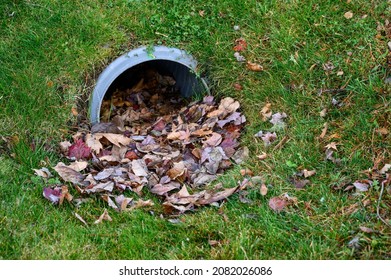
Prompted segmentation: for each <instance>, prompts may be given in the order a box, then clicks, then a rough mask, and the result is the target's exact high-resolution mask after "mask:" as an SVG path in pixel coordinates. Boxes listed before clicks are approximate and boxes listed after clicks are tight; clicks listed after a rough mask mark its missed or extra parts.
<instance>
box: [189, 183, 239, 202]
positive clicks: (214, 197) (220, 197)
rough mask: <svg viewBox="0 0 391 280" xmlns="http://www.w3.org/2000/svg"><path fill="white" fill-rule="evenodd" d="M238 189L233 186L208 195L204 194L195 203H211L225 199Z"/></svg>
mask: <svg viewBox="0 0 391 280" xmlns="http://www.w3.org/2000/svg"><path fill="white" fill-rule="evenodd" d="M238 189H239V187H234V188H230V189H225V190H223V191H220V192H217V193H215V194H210V196H209V197H207V196H205V197H204V198H203V199H200V200H199V201H197V204H199V205H206V204H211V203H213V202H217V201H220V200H223V199H226V198H227V197H229V196H231V195H232V194H234V193H235V192H236V191H237V190H238Z"/></svg>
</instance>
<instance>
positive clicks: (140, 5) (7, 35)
mask: <svg viewBox="0 0 391 280" xmlns="http://www.w3.org/2000/svg"><path fill="white" fill-rule="evenodd" d="M347 2H348V1H342V0H341V1H337V0H328V1H311V0H303V1H295V0H291V1H276V0H267V1H266V0H264V1H238V0H234V1H228V0H218V1H205V0H204V1H179V0H166V1H157V0H156V1H155V0H150V1H143V0H111V1H103V0H100V1H97V0H86V1H73V0H72V1H53V0H36V1H22V0H14V1H12V0H4V1H1V3H0V36H1V37H0V39H1V40H0V136H1V137H0V259H389V258H390V257H391V255H390V248H391V238H390V237H391V231H390V227H387V226H386V225H385V224H383V223H382V222H381V221H380V220H379V219H378V218H377V217H376V204H377V200H378V197H379V192H380V189H379V187H373V188H371V189H370V191H369V192H367V193H364V194H360V195H358V196H355V195H353V194H352V193H351V192H350V193H349V192H343V191H336V190H333V188H332V187H333V186H335V185H338V184H340V183H342V182H354V181H356V180H358V179H364V178H366V175H365V174H364V173H363V172H362V171H364V170H369V169H371V168H372V167H373V165H374V160H376V159H381V164H382V165H384V164H385V163H391V162H390V161H391V157H390V148H391V146H390V143H391V139H390V133H388V134H386V135H381V134H380V133H378V132H377V131H378V129H379V128H386V129H388V131H390V132H391V126H390V119H391V111H390V89H389V86H388V88H387V86H386V84H385V83H384V80H385V78H386V77H387V76H389V75H390V71H389V69H388V68H387V54H388V50H387V42H388V41H390V40H391V38H390V37H387V32H386V31H385V29H384V22H385V20H386V19H387V18H388V19H389V18H390V6H389V3H386V1H380V0H379V1H377V0H374V1H365V0H358V1H351V2H350V3H347ZM201 10H202V11H204V16H200V14H199V11H201ZM347 11H352V12H353V14H354V16H353V18H351V19H346V18H344V16H343V15H344V13H345V12H347ZM364 15H366V17H365V16H364ZM234 25H239V26H240V30H239V31H235V30H234V29H233V26H234ZM388 36H391V34H390V33H388ZM239 37H243V38H244V39H245V40H246V41H247V43H248V49H247V50H246V51H245V52H243V55H244V56H245V57H246V58H247V59H248V60H250V61H253V62H258V63H261V64H262V65H263V66H264V68H265V71H263V72H260V73H255V72H250V71H249V70H247V69H246V67H245V65H243V64H240V63H238V62H237V61H236V60H235V57H234V56H233V50H232V48H233V45H234V41H235V39H237V38H239ZM159 44H164V45H167V46H173V47H177V48H181V49H185V50H187V51H189V52H190V53H191V54H192V55H194V56H195V57H196V59H197V60H198V62H199V64H200V70H201V72H202V73H204V75H206V76H207V78H208V80H209V82H210V88H211V90H212V93H213V94H214V95H217V96H232V97H234V98H236V99H238V100H240V102H241V105H242V110H243V112H244V114H245V115H246V117H247V120H248V122H247V126H246V129H245V132H244V134H243V137H242V145H247V146H248V147H249V149H250V151H251V153H250V158H249V159H248V160H247V161H246V162H245V163H244V164H242V166H235V167H234V168H233V169H232V170H230V171H229V172H228V173H227V174H226V175H224V176H222V178H221V179H220V181H222V182H223V183H224V186H226V187H233V186H235V185H236V184H237V182H238V181H239V180H243V177H242V176H241V175H240V172H239V171H240V169H241V168H244V167H248V168H250V169H251V170H252V171H253V172H254V173H255V174H256V175H260V176H262V177H263V179H264V181H265V182H266V184H268V185H269V187H270V188H269V192H268V194H267V195H266V196H262V195H261V194H260V192H259V190H258V189H256V188H252V189H249V198H251V199H252V200H253V204H250V205H248V204H244V203H242V202H240V200H239V199H238V196H237V195H234V196H232V197H231V198H229V199H228V201H227V202H226V203H224V205H223V206H222V208H220V209H217V208H214V207H209V208H202V209H199V210H197V211H196V212H194V213H191V214H188V215H184V216H181V217H180V220H181V223H179V224H172V223H170V222H169V221H167V219H162V218H160V216H159V214H160V213H161V211H162V210H161V207H160V205H159V201H158V199H157V198H155V197H151V198H152V199H154V200H155V202H156V205H155V206H154V207H152V208H151V209H150V210H151V211H153V213H155V214H154V215H152V214H151V213H150V212H149V211H147V210H142V209H140V210H135V211H133V212H131V213H121V214H118V213H115V212H114V211H110V210H109V213H110V215H111V217H112V218H113V222H111V223H110V222H105V223H103V224H99V225H93V224H92V223H93V221H94V220H95V219H96V218H97V217H98V216H99V215H100V214H101V213H102V209H103V208H104V207H105V205H104V204H103V203H102V202H101V201H99V200H92V201H91V202H89V203H86V204H83V205H82V206H81V207H80V208H79V209H74V208H73V207H71V206H70V205H67V204H65V205H63V206H62V207H56V206H53V205H51V204H50V203H48V202H47V201H46V200H44V198H43V197H42V189H43V187H44V186H46V185H47V184H48V182H45V181H44V180H42V179H41V178H38V177H36V176H35V175H34V174H33V171H32V168H39V167H41V166H47V167H53V166H55V165H56V163H57V162H58V161H59V160H60V159H61V158H60V155H59V153H58V151H57V143H58V142H59V141H61V140H64V139H67V138H69V137H70V133H71V131H73V130H74V126H75V124H76V122H77V119H76V117H74V116H73V115H72V111H71V108H72V107H77V106H79V110H82V109H83V108H80V104H84V106H85V108H84V110H85V109H86V108H87V107H88V104H87V103H83V102H84V101H85V97H86V96H88V95H89V94H91V92H92V88H93V85H94V82H95V80H96V78H97V75H99V73H100V71H101V70H102V69H103V68H104V67H105V66H106V65H108V63H109V62H110V61H112V60H113V59H114V58H115V57H117V56H119V55H120V54H122V53H124V52H126V51H128V50H130V49H133V48H136V47H138V46H141V45H159ZM390 59H391V58H388V61H390ZM328 61H331V62H332V63H333V65H334V69H333V70H332V71H331V72H329V73H326V72H325V71H324V70H323V66H322V65H323V64H324V63H327V62H328ZM388 63H389V62H388ZM338 71H343V72H344V73H343V75H342V76H337V72H338ZM234 83H240V84H241V85H242V86H243V90H242V91H236V90H235V89H234V87H233V84H234ZM340 88H343V89H344V91H340V92H330V91H329V92H324V93H322V94H319V92H320V90H327V89H340ZM333 98H335V99H337V100H338V101H343V102H344V106H342V107H340V108H339V107H335V106H333V105H331V100H332V99H333ZM267 102H270V103H271V104H272V109H273V111H274V112H277V111H280V112H282V111H284V112H286V113H287V115H288V120H287V123H288V124H287V127H286V128H285V129H284V130H283V131H280V132H277V133H278V136H279V139H278V140H281V139H282V137H284V136H287V137H288V141H287V142H286V144H285V145H283V146H282V147H281V148H280V149H276V150H273V146H271V147H270V148H265V147H264V145H263V143H262V142H261V141H258V140H257V141H255V140H254V137H253V135H254V133H256V132H257V131H259V130H261V129H263V130H267V129H269V128H270V127H271V125H270V123H268V122H262V121H261V118H260V115H259V112H260V110H261V108H262V107H263V106H264V105H265V104H266V103H267ZM324 108H327V109H328V113H327V115H326V116H325V117H324V118H322V117H320V115H319V113H320V111H321V110H323V109H324ZM325 122H327V123H328V125H329V128H328V133H327V135H326V137H325V139H323V140H319V139H318V136H319V135H320V134H321V130H322V128H323V124H324V123H325ZM332 134H335V135H338V137H339V138H333V139H332V138H328V137H329V136H330V135H332ZM332 141H335V142H337V143H338V144H339V145H338V151H337V153H336V154H337V156H338V157H339V158H341V164H340V165H335V164H333V163H332V162H330V161H325V160H324V146H325V145H326V144H328V143H330V142H332ZM261 152H266V153H267V154H268V155H269V156H268V158H267V159H266V160H264V161H260V160H258V159H257V158H256V155H258V154H260V153H261ZM288 160H289V161H290V162H292V163H294V164H295V165H297V168H295V167H291V166H289V165H287V163H286V162H287V161H288ZM381 167H382V166H380V168H381ZM302 168H307V169H316V171H317V174H316V175H315V176H314V177H312V178H311V182H312V183H311V185H310V186H308V187H307V188H306V189H305V190H301V191H298V190H295V188H294V186H292V185H291V184H290V183H289V182H288V181H287V179H288V178H289V177H290V176H292V175H293V174H294V173H295V172H297V171H298V170H299V169H302ZM54 180H58V179H54ZM284 192H287V193H289V195H291V196H295V197H297V199H298V204H297V205H296V206H292V207H290V208H289V209H288V211H286V212H282V213H280V214H277V213H274V212H273V211H272V210H271V209H270V208H269V207H268V200H269V199H270V198H271V197H272V196H277V195H280V194H282V193H284ZM355 203H356V204H357V211H356V212H354V213H346V209H348V208H349V207H351V206H352V205H354V204H355ZM367 203H369V205H367ZM380 206H381V209H382V211H381V214H382V216H383V217H384V218H386V219H391V211H390V206H391V197H390V193H389V192H385V193H384V195H383V200H382V203H381V205H380ZM74 211H77V213H79V214H80V215H81V216H82V217H83V218H84V219H85V220H86V221H87V222H88V223H89V224H91V225H90V226H88V227H86V226H84V225H83V224H82V223H80V222H79V221H78V220H77V219H76V218H75V217H74V215H73V212H74ZM360 226H365V227H369V228H372V229H374V230H376V232H375V233H372V234H368V233H364V232H362V231H360V229H359V227H360ZM355 236H359V237H360V245H361V247H360V249H357V250H354V249H352V248H349V247H348V243H349V241H350V240H351V239H352V238H353V237H355ZM211 240H217V241H220V243H219V244H217V245H215V246H211V245H210V244H209V241H211Z"/></svg>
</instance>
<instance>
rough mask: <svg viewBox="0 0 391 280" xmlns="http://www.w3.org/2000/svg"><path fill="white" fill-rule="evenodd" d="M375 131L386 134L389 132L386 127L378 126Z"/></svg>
mask: <svg viewBox="0 0 391 280" xmlns="http://www.w3.org/2000/svg"><path fill="white" fill-rule="evenodd" d="M377 132H378V133H380V134H381V135H387V134H388V133H389V131H388V129H387V128H386V127H381V128H378V129H377Z"/></svg>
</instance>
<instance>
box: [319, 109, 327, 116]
mask: <svg viewBox="0 0 391 280" xmlns="http://www.w3.org/2000/svg"><path fill="white" fill-rule="evenodd" d="M326 115H327V108H324V109H323V110H322V111H320V113H319V116H321V117H322V118H324V117H326Z"/></svg>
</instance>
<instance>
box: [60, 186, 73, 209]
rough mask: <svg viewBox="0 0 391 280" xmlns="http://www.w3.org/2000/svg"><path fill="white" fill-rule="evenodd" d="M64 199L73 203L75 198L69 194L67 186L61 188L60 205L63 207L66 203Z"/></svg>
mask: <svg viewBox="0 0 391 280" xmlns="http://www.w3.org/2000/svg"><path fill="white" fill-rule="evenodd" d="M64 199H66V200H67V201H68V202H71V201H72V199H73V196H72V195H71V194H70V193H69V191H68V187H67V186H61V196H60V200H59V203H58V204H59V205H61V204H62V203H63V202H64Z"/></svg>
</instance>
